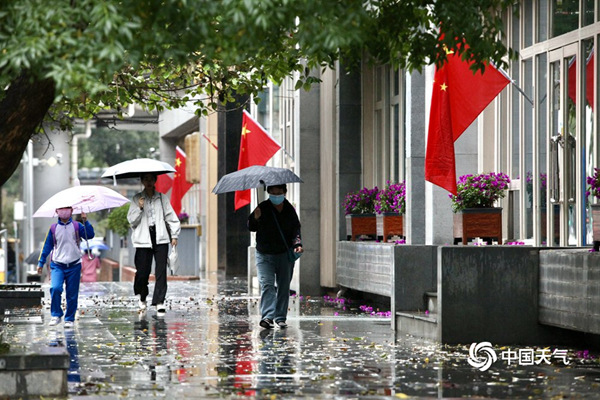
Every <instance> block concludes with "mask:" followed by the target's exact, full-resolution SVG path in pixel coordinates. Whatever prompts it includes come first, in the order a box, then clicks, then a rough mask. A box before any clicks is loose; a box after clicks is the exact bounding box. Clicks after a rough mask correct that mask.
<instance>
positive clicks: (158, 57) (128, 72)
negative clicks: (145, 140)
mask: <svg viewBox="0 0 600 400" xmlns="http://www.w3.org/2000/svg"><path fill="white" fill-rule="evenodd" d="M513 3H516V1H515V0H461V1H460V2H457V1H436V0H423V1H421V0H420V1H416V0H327V1H314V0H219V1H215V0H193V1H192V0H136V1H131V0H104V1H97V0H53V1H47V0H11V1H6V2H3V4H2V5H1V6H0V85H1V86H2V87H3V88H5V89H4V90H3V92H2V93H0V135H2V137H3V140H4V141H5V142H8V143H9V144H10V146H8V145H7V144H6V143H4V144H0V151H2V154H4V155H7V154H10V155H14V156H16V161H14V160H12V159H11V161H10V162H4V161H2V162H0V171H2V172H0V183H2V182H4V181H6V179H7V178H8V177H9V176H10V174H11V173H12V171H13V170H14V169H15V168H16V166H17V165H18V159H19V156H20V154H22V152H23V150H24V149H25V146H26V142H27V140H28V139H29V138H30V137H31V136H32V135H33V134H34V133H35V132H36V130H39V128H40V126H41V124H42V122H44V123H52V124H53V125H49V126H51V127H52V128H60V129H70V127H71V123H72V121H73V119H74V118H83V119H92V118H94V116H95V115H96V114H97V113H98V112H99V111H100V110H102V109H112V110H116V111H117V113H121V112H122V111H123V110H126V109H127V106H128V105H129V104H132V103H137V104H140V105H142V106H143V107H145V108H147V109H149V110H159V111H160V110H162V109H165V108H176V107H179V106H181V105H183V104H185V103H187V102H188V101H190V100H192V101H193V102H194V103H195V105H196V106H197V113H198V114H202V113H207V112H209V110H214V109H216V108H217V106H218V105H219V104H223V103H225V102H230V101H233V99H234V94H235V93H237V94H242V95H244V94H255V93H257V92H258V91H260V90H261V89H262V88H263V87H264V85H265V84H266V83H267V81H268V80H272V81H275V82H281V81H282V80H283V79H284V78H285V77H287V76H290V74H292V73H294V72H295V73H297V76H298V81H297V85H296V87H297V88H305V89H308V88H309V87H310V86H311V84H313V83H314V82H316V81H318V77H317V76H311V74H310V71H318V70H319V68H322V67H326V66H330V67H333V66H334V63H335V62H336V61H337V60H340V59H341V60H343V62H344V63H345V64H346V65H347V66H349V67H351V66H356V65H358V63H359V61H360V60H361V59H363V58H368V59H370V60H372V61H374V62H380V63H391V64H392V65H394V66H395V67H399V68H406V69H409V70H412V69H418V68H421V67H422V66H424V65H426V64H428V63H431V62H433V61H435V62H442V61H443V60H444V58H445V51H444V50H443V49H442V47H441V46H440V45H439V42H438V39H439V32H438V27H439V26H443V27H444V30H445V33H446V35H445V37H444V44H445V45H446V46H447V47H448V48H450V49H456V45H457V44H458V43H460V42H461V41H462V40H463V39H464V40H466V41H467V42H468V43H469V45H470V46H469V47H468V48H467V49H466V50H464V51H466V53H465V54H464V56H465V57H466V58H468V59H473V60H475V61H476V62H477V64H476V65H477V66H480V65H482V64H480V62H481V61H484V60H492V61H495V62H496V63H499V64H501V63H502V62H503V61H505V60H506V56H507V54H509V53H508V50H507V48H506V47H505V45H504V41H503V40H502V35H501V27H502V20H501V18H500V17H501V15H502V13H503V12H506V11H507V10H511V7H512V6H513ZM462 49H464V47H463V48H461V50H460V51H463V50H462Z"/></svg>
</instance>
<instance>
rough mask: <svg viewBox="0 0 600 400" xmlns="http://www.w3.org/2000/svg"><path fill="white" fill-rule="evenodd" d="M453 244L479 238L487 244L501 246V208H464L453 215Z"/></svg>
mask: <svg viewBox="0 0 600 400" xmlns="http://www.w3.org/2000/svg"><path fill="white" fill-rule="evenodd" d="M453 237H454V244H458V243H460V242H461V241H462V244H463V245H466V244H467V243H468V242H469V240H470V239H474V238H476V237H479V238H481V239H483V240H484V241H485V242H486V243H487V244H492V240H494V239H495V240H496V241H497V242H498V244H502V208H500V207H490V208H466V209H464V210H462V211H459V212H457V213H455V214H454V234H453Z"/></svg>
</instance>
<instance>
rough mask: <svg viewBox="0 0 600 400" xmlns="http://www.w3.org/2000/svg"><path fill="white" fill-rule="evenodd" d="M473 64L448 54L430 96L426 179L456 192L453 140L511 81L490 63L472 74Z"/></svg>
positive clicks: (439, 69)
mask: <svg viewBox="0 0 600 400" xmlns="http://www.w3.org/2000/svg"><path fill="white" fill-rule="evenodd" d="M471 64H472V62H466V61H463V60H461V58H460V55H455V54H454V53H449V54H448V58H447V61H446V63H445V64H444V65H443V66H442V67H440V68H436V71H435V76H434V82H433V93H432V96H431V110H430V115H429V134H428V137H427V151H426V154H425V180H427V181H429V182H431V183H433V184H435V185H437V186H440V187H443V188H444V189H446V190H448V191H449V192H451V193H453V194H454V195H456V166H455V160H454V142H455V141H456V139H458V138H459V137H460V135H462V133H463V132H464V131H465V129H467V128H468V127H469V125H471V123H473V121H475V118H477V116H478V115H479V114H480V113H481V112H482V111H483V110H484V109H485V108H486V107H487V106H488V104H490V102H491V101H492V100H494V98H495V97H496V96H497V95H498V93H500V92H501V91H502V89H504V87H505V86H506V85H508V83H509V82H510V80H509V79H508V78H507V77H506V76H505V75H504V74H502V73H501V72H500V71H498V70H497V69H496V68H494V66H492V65H490V64H488V65H487V66H486V68H485V72H484V73H481V71H477V72H476V73H475V74H473V71H472V70H471V69H470V66H471Z"/></svg>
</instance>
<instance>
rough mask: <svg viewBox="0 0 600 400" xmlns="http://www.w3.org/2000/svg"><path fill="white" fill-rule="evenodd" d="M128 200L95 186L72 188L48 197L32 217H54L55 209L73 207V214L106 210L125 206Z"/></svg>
mask: <svg viewBox="0 0 600 400" xmlns="http://www.w3.org/2000/svg"><path fill="white" fill-rule="evenodd" d="M128 202H129V199H128V198H127V197H124V196H122V195H120V194H119V193H117V192H115V191H114V190H112V189H109V188H107V187H104V186H97V185H83V186H73V187H70V188H68V189H65V190H61V191H60V192H58V193H56V194H55V195H54V196H52V197H50V198H49V199H48V200H46V202H44V204H42V205H41V206H40V208H38V209H37V211H36V212H35V213H34V214H33V217H50V218H51V217H56V216H57V214H56V209H57V208H62V207H73V213H74V214H80V213H81V212H82V211H83V212H86V213H90V212H94V211H100V210H107V209H110V208H116V207H120V206H122V205H124V204H127V203H128Z"/></svg>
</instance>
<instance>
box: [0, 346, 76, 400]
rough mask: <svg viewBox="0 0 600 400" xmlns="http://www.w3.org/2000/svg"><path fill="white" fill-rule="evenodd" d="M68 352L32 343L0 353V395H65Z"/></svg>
mask: <svg viewBox="0 0 600 400" xmlns="http://www.w3.org/2000/svg"><path fill="white" fill-rule="evenodd" d="M68 369H69V353H68V351H67V349H66V348H64V347H50V346H33V347H32V348H31V349H28V350H27V351H22V352H20V351H15V352H9V353H8V354H2V355H0V398H31V397H66V396H67V391H68V387H67V371H68Z"/></svg>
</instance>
